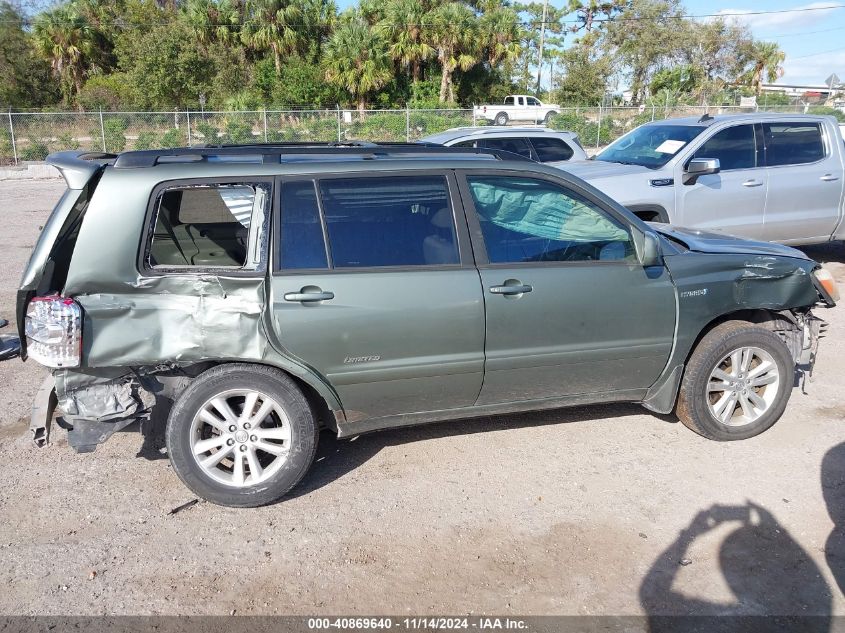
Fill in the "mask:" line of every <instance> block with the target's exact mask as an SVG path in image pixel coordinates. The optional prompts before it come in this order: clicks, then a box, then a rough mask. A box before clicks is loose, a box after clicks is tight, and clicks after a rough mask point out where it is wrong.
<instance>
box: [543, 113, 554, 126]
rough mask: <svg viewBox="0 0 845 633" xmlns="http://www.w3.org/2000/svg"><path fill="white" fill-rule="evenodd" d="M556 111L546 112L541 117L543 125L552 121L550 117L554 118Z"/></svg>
mask: <svg viewBox="0 0 845 633" xmlns="http://www.w3.org/2000/svg"><path fill="white" fill-rule="evenodd" d="M555 115H557V112H546V116H545V117H544V118H543V123H544V124H545V125H549V123H551V122H552V119H553V118H555Z"/></svg>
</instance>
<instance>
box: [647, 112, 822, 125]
mask: <svg viewBox="0 0 845 633" xmlns="http://www.w3.org/2000/svg"><path fill="white" fill-rule="evenodd" d="M823 118H826V117H824V116H823V115H820V114H788V113H783V112H742V113H738V114H717V115H715V116H710V117H709V118H707V119H705V120H704V121H702V120H701V119H702V117H701V116H688V117H679V118H677V119H661V120H658V121H650V122H649V123H646V125H660V124H667V123H669V124H671V125H715V124H716V123H726V122H730V121H760V120H763V119H766V120H776V119H788V120H790V121H795V120H798V121H801V120H809V121H818V120H819V119H823Z"/></svg>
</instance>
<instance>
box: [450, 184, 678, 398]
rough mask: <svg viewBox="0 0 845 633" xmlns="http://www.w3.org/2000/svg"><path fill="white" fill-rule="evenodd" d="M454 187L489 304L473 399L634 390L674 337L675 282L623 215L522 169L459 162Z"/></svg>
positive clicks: (656, 369)
mask: <svg viewBox="0 0 845 633" xmlns="http://www.w3.org/2000/svg"><path fill="white" fill-rule="evenodd" d="M461 191H462V195H463V198H464V204H465V208H466V209H467V219H468V221H469V225H470V229H471V233H472V239H473V249H474V252H475V254H476V261H477V264H478V269H479V273H480V275H481V281H482V286H483V289H484V296H485V302H486V314H487V341H486V348H485V354H486V365H485V376H484V386H483V388H482V390H481V393H480V395H479V399H478V403H479V404H481V405H484V404H497V403H507V402H516V401H525V400H541V399H548V398H560V397H566V396H572V395H576V394H592V393H605V394H608V393H613V394H617V395H616V396H614V397H618V395H622V396H623V397H624V396H625V395H627V396H630V397H631V398H634V399H635V398H637V397H640V396H641V395H642V391H641V390H645V389H647V388H648V387H649V386H650V385H651V384H653V382H654V381H655V380H656V379H657V377H658V376H659V375H660V373H661V372H662V370H663V368H664V366H665V365H666V362H667V361H668V358H669V353H670V351H671V349H672V341H673V336H674V329H675V309H676V308H675V290H674V287H673V284H672V281H671V279H670V277H669V273H668V272H667V270H666V269H665V268H664V267H663V266H658V267H648V268H644V267H643V266H642V265H640V263H639V262H638V261H637V258H636V255H635V254H634V248H633V241H632V233H631V227H630V225H628V224H627V221H626V219H625V218H624V216H622V215H621V214H619V213H618V212H617V211H615V210H613V209H611V208H607V207H605V206H604V205H603V204H602V203H600V202H598V201H597V200H596V199H595V198H593V197H592V195H591V194H589V193H588V192H586V191H585V190H581V189H579V188H577V187H576V186H575V185H567V184H565V182H564V181H561V180H559V179H556V178H553V177H551V176H543V175H538V174H526V173H525V172H491V171H486V172H483V173H482V172H468V173H466V174H465V175H464V176H463V178H462V179H461Z"/></svg>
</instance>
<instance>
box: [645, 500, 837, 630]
mask: <svg viewBox="0 0 845 633" xmlns="http://www.w3.org/2000/svg"><path fill="white" fill-rule="evenodd" d="M725 524H736V525H737V527H736V528H735V529H733V530H732V531H731V532H730V534H728V535H727V536H726V537H725V539H724V540H723V541H722V543H721V545H720V547H719V569H720V570H721V573H722V576H723V577H724V580H725V583H726V584H727V587H728V588H729V589H730V591H731V593H732V594H733V596H734V600H733V601H730V602H716V601H709V600H706V599H703V598H697V597H692V596H689V595H686V594H685V593H683V592H682V591H680V590H679V589H677V588H676V586H675V585H676V584H682V583H679V582H678V581H679V579H678V572H679V571H680V570H681V569H684V568H685V566H684V565H683V564H682V563H681V561H684V563H685V564H687V565H688V564H690V563H689V562H687V561H688V558H689V557H690V554H689V550H690V547H691V546H692V544H693V543H694V542H695V541H696V539H698V538H700V537H702V536H704V535H706V534H707V533H709V532H712V531H713V530H715V529H717V528H719V527H721V526H723V525H725ZM694 563H695V561H692V564H694ZM640 603H641V605H642V607H643V610H644V611H645V612H646V613H647V614H648V621H649V630H650V631H652V633H656V632H662V631H673V632H676V631H684V632H690V633H691V632H693V631H707V632H708V633H710V632H719V633H722V632H725V633H727V632H729V631H730V632H733V631H736V632H737V633H738V632H740V631H741V632H743V633H749V632H756V631H766V632H768V631H802V632H806V633H823V632H827V631H829V630H830V624H831V612H832V595H831V592H830V588H829V587H828V586H827V583H826V582H825V580H824V578H823V577H822V575H821V572H820V570H819V568H818V567H817V566H816V564H815V563H814V562H813V560H812V559H811V558H810V556H809V555H808V554H807V553H806V552H805V551H804V550H803V549H802V547H801V546H800V545H799V544H798V543H797V542H796V541H795V539H793V538H792V537H791V536H790V534H789V532H788V531H787V530H786V529H785V528H784V527H783V526H782V525H780V524H779V523H778V521H777V520H776V519H775V518H774V516H773V515H772V514H771V513H770V512H769V511H768V510H766V509H765V508H763V507H761V506H759V505H756V504H754V503H751V502H748V503H747V504H746V505H738V506H721V505H714V506H712V507H711V508H710V509H708V510H704V511H702V512H699V513H698V514H697V515H696V517H695V518H694V519H693V520H692V522H691V523H690V525H689V526H688V527H686V528H685V529H684V530H682V531H681V533H680V534H679V535H678V538H677V539H676V540H675V542H674V543H672V545H671V546H670V547H669V548H668V549H667V550H666V551H665V552H663V554H662V555H661V556H660V557H659V558H658V559H657V561H655V563H654V564H653V565H652V567H651V569H650V570H649V572H648V574H647V575H646V576H645V578H644V579H643V582H642V584H641V585H640Z"/></svg>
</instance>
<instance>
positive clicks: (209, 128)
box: [196, 121, 220, 145]
mask: <svg viewBox="0 0 845 633" xmlns="http://www.w3.org/2000/svg"><path fill="white" fill-rule="evenodd" d="M196 127H197V132H199V133H200V134H201V135H202V140H203V142H204V143H205V144H206V145H212V144H214V143H218V142H219V141H220V139H219V138H218V136H217V134H218V132H219V131H218V129H217V128H216V127H215V126H213V125H211V123H208V122H207V121H200V122H199V123H197V126H196Z"/></svg>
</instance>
